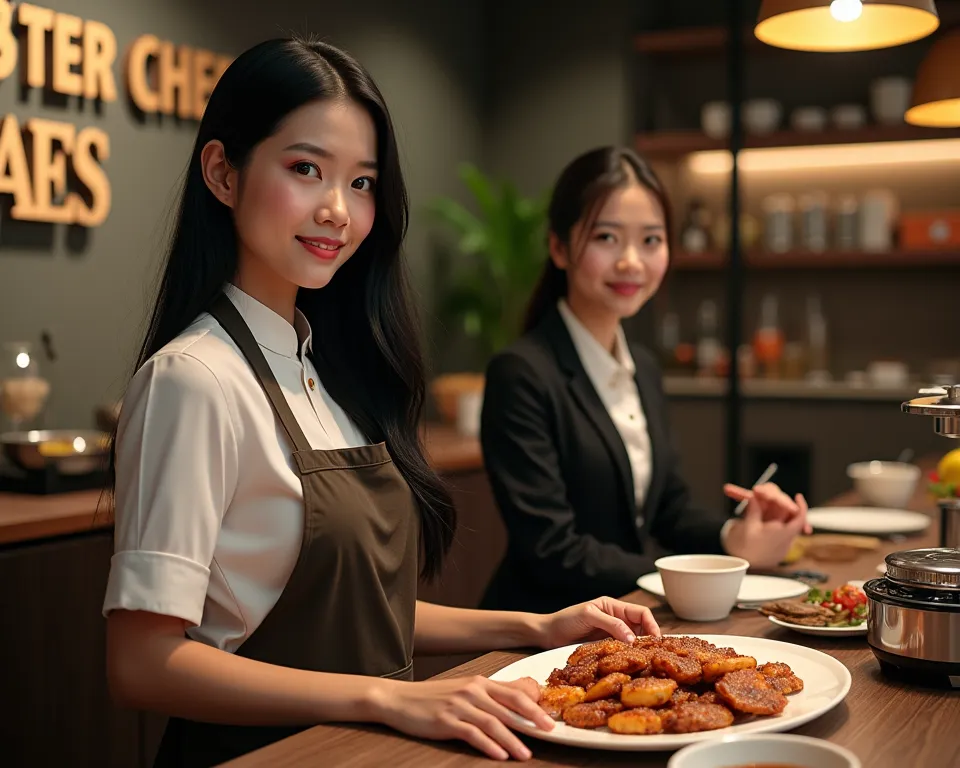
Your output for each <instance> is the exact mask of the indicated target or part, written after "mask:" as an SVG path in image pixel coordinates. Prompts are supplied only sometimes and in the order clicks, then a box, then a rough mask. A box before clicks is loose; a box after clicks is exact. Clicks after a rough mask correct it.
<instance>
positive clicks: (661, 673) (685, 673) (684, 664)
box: [650, 651, 703, 685]
mask: <svg viewBox="0 0 960 768" xmlns="http://www.w3.org/2000/svg"><path fill="white" fill-rule="evenodd" d="M650 666H651V667H653V673H654V674H655V675H657V676H658V677H669V678H670V679H671V680H676V681H677V682H678V683H680V684H681V685H694V684H696V683H699V682H700V678H701V677H703V670H702V668H701V667H700V662H699V661H697V660H696V659H693V658H690V657H689V656H677V654H675V653H673V652H671V651H657V652H656V653H655V654H654V656H653V661H652V662H651V664H650Z"/></svg>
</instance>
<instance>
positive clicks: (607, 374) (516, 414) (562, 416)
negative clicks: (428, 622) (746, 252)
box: [481, 147, 806, 611]
mask: <svg viewBox="0 0 960 768" xmlns="http://www.w3.org/2000/svg"><path fill="white" fill-rule="evenodd" d="M667 211H668V204H667V200H666V196H665V194H664V192H663V188H662V186H661V184H660V182H659V180H658V179H657V178H656V176H655V175H654V174H653V172H652V171H651V170H650V168H649V167H648V166H647V165H646V163H644V162H643V161H642V160H641V159H640V158H639V157H638V156H637V155H636V154H635V153H633V152H632V151H630V150H628V149H621V148H614V147H606V148H602V149H598V150H594V151H592V152H589V153H587V154H585V155H582V156H581V157H579V158H577V159H576V160H574V161H573V162H572V163H571V164H570V165H569V166H568V167H567V168H566V169H565V170H564V172H563V173H562V174H561V176H560V178H559V180H558V182H557V185H556V188H555V190H554V193H553V197H552V199H551V203H550V210H549V225H550V234H549V239H550V240H549V245H550V259H549V260H548V261H547V264H546V267H545V269H544V272H543V275H542V277H541V280H540V283H539V285H538V287H537V289H536V291H535V293H534V295H533V297H532V299H531V302H530V305H529V307H528V314H527V320H526V324H525V329H524V330H525V333H524V335H523V336H522V337H521V338H520V339H519V340H518V341H517V342H515V343H514V344H512V345H511V346H509V347H508V348H507V349H505V350H503V351H502V352H500V353H499V354H498V355H497V356H496V357H494V358H493V360H492V361H491V362H490V364H489V366H488V368H487V374H486V390H485V394H484V405H483V416H482V421H481V442H482V445H483V456H484V462H485V465H486V469H487V473H488V476H489V478H490V482H491V485H492V487H493V491H494V495H495V497H496V500H497V504H498V506H499V508H500V512H501V515H502V517H503V521H504V523H505V525H506V527H507V531H508V538H509V543H508V547H507V554H506V557H505V559H504V561H503V562H502V563H501V565H500V568H499V570H498V571H497V573H496V575H495V576H494V579H493V581H492V583H491V585H490V587H489V588H488V590H487V594H486V595H485V597H484V601H483V604H484V607H487V608H499V609H509V610H526V611H551V610H555V609H556V608H558V607H561V606H565V605H569V604H570V602H571V601H577V600H587V599H590V598H593V597H596V596H597V595H602V594H610V595H622V594H625V593H627V592H630V591H632V590H633V589H635V588H636V579H637V577H639V576H641V575H642V574H644V573H647V572H650V571H653V570H655V567H654V564H653V563H654V559H655V558H654V555H653V554H652V553H651V548H652V545H654V544H655V545H658V547H659V549H660V550H661V552H660V553H658V554H662V551H664V550H665V551H668V552H676V553H723V552H726V553H728V554H732V555H737V556H740V557H744V558H746V559H747V560H749V561H750V562H751V565H753V566H772V565H775V564H776V563H777V562H779V561H780V559H781V558H782V557H783V555H784V554H785V553H786V551H787V549H788V548H789V546H790V543H791V541H792V540H793V538H794V536H796V534H798V533H800V532H801V531H802V530H804V529H805V527H806V504H805V502H804V500H803V498H802V497H800V496H797V497H796V498H795V499H790V498H789V497H788V496H786V494H784V493H783V492H782V491H780V489H779V488H777V487H776V486H775V485H774V484H772V483H770V484H766V485H764V486H759V487H757V488H755V489H753V491H746V490H744V489H741V488H737V487H736V486H726V487H725V488H724V490H725V492H726V493H727V495H728V496H730V497H731V498H735V499H743V498H749V499H750V503H749V505H748V507H747V511H746V513H745V514H744V516H743V517H742V518H736V519H730V518H729V517H728V516H727V515H726V514H725V513H722V512H720V511H708V510H701V509H697V508H695V507H693V506H692V505H691V503H690V494H689V491H688V489H687V486H686V484H685V482H684V481H683V478H682V477H681V475H680V471H679V467H678V461H677V456H676V453H675V451H674V449H673V447H672V446H671V438H670V428H669V425H668V423H667V403H666V399H665V397H664V393H663V387H662V382H661V373H660V370H659V368H658V366H657V363H656V361H655V360H654V358H653V357H652V356H651V355H650V353H649V352H647V351H646V350H645V349H643V348H642V347H640V346H637V345H635V344H628V343H627V342H626V338H625V336H624V334H623V330H622V328H621V324H620V323H621V320H622V319H623V318H626V317H630V316H632V315H634V314H636V313H637V312H638V311H639V310H640V308H641V307H642V306H643V305H644V304H645V303H646V302H647V301H648V300H649V299H650V298H651V297H652V296H653V295H654V293H655V292H656V290H657V288H658V287H659V286H660V283H661V281H662V279H663V276H664V273H665V272H666V268H667V262H668V246H667V243H668V242H669V237H668V235H669V231H668V214H667Z"/></svg>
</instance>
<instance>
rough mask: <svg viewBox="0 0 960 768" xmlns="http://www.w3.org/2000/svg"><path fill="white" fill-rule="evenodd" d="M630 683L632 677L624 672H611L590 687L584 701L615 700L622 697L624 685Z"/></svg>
mask: <svg viewBox="0 0 960 768" xmlns="http://www.w3.org/2000/svg"><path fill="white" fill-rule="evenodd" d="M629 682H630V675H625V674H623V673H622V672H611V673H610V674H609V675H604V676H603V677H601V678H600V679H599V680H597V682H595V683H594V684H593V685H592V686H590V689H589V690H588V691H587V695H586V696H585V697H584V699H583V700H584V701H597V700H598V699H614V698H616V697H617V696H619V695H620V691H621V689H622V688H623V684H624V683H629Z"/></svg>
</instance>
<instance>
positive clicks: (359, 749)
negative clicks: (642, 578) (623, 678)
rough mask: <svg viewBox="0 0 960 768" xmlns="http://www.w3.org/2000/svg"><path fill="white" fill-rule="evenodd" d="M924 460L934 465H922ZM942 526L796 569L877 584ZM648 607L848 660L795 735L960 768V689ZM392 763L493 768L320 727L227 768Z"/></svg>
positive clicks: (636, 758)
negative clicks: (930, 686) (891, 561)
mask: <svg viewBox="0 0 960 768" xmlns="http://www.w3.org/2000/svg"><path fill="white" fill-rule="evenodd" d="M923 463H924V464H926V463H929V462H923ZM857 501H859V500H858V499H857V498H856V496H855V495H854V494H844V495H843V496H842V497H838V498H837V499H835V500H834V501H833V502H832V503H833V504H834V505H837V506H839V505H847V504H852V503H856V502H857ZM911 506H912V508H914V509H917V510H921V511H924V512H927V513H930V514H931V515H932V514H933V511H934V507H933V505H932V504H931V502H930V500H929V498H927V497H926V495H925V494H924V493H923V491H922V489H918V493H917V495H916V497H915V498H914V501H913V504H912V505H911ZM937 536H938V526H937V524H936V520H934V524H933V525H932V526H931V527H930V528H929V529H928V530H927V531H926V532H925V533H924V534H923V535H921V536H918V537H914V538H911V539H909V540H908V541H906V542H899V543H894V542H883V543H882V544H881V545H880V548H879V549H877V550H874V551H867V552H864V553H863V554H862V555H861V556H860V557H859V558H858V559H857V560H856V561H855V562H852V563H823V562H816V561H804V560H801V561H800V562H799V563H796V564H794V565H792V566H790V568H791V569H793V568H798V567H799V568H810V569H813V570H818V571H825V572H828V573H829V574H830V584H831V585H833V584H837V583H842V582H844V581H846V580H848V579H870V578H873V577H874V576H875V575H876V572H877V571H876V568H877V565H879V564H880V563H882V562H883V558H884V556H885V555H886V554H888V553H889V552H892V551H896V550H898V549H903V548H915V547H923V546H933V545H935V544H936V542H937ZM626 599H627V600H630V601H632V602H636V603H641V604H644V605H648V606H650V607H651V608H653V609H654V613H655V615H656V617H657V620H658V622H659V623H660V626H661V628H662V629H663V631H664V632H665V633H681V634H687V633H690V634H693V633H697V632H703V633H709V634H730V635H741V636H748V637H767V638H771V639H775V640H782V641H785V642H791V643H797V644H802V645H806V646H809V647H811V648H816V649H818V650H820V651H823V652H825V653H828V654H829V655H831V656H833V657H834V658H836V659H838V660H839V661H841V662H842V663H843V664H844V665H845V666H846V667H847V668H848V669H849V670H850V673H851V675H852V676H853V686H852V688H851V689H850V693H849V694H848V695H847V697H846V699H845V700H844V701H843V702H841V703H840V704H839V705H838V706H837V707H835V708H834V709H832V710H831V711H830V712H828V713H826V714H824V715H822V716H821V717H818V718H817V719H815V720H813V721H812V722H810V723H808V724H807V725H805V726H802V727H801V728H799V729H796V730H795V731H794V732H795V733H800V734H805V735H808V736H815V737H818V738H823V739H828V740H829V741H831V742H833V743H835V744H839V745H841V746H845V747H847V748H848V749H850V750H851V751H852V752H854V753H855V754H856V755H857V756H858V757H859V758H860V759H861V760H862V761H863V765H864V768H900V766H904V765H923V766H926V767H927V768H949V767H952V766H957V765H960V739H958V738H957V737H956V733H955V730H956V724H957V723H960V691H953V692H951V691H930V690H924V689H921V688H914V687H909V686H906V685H901V684H898V683H894V682H890V681H888V680H887V679H885V678H884V677H882V676H881V675H880V671H879V667H878V665H877V662H876V660H875V659H874V657H873V654H872V652H871V651H870V649H869V648H868V647H867V644H866V641H865V640H863V639H858V638H849V639H843V640H837V639H829V638H826V639H824V638H818V637H809V636H805V635H800V634H796V633H794V632H791V631H790V630H787V629H782V628H780V627H777V626H775V625H773V624H771V623H770V622H769V621H767V619H766V618H764V617H763V616H761V615H760V614H759V613H757V612H755V611H734V612H733V614H731V616H730V617H729V618H728V619H726V620H725V621H722V622H714V623H710V624H697V623H688V622H683V621H680V620H678V619H676V618H675V617H674V616H673V614H672V613H671V612H670V610H669V609H668V608H666V607H665V606H660V605H659V604H658V601H657V600H656V598H654V597H652V596H650V595H647V594H646V593H643V592H639V591H638V592H634V593H632V594H630V595H628V596H627V597H626ZM525 655H526V654H524V653H505V652H496V653H489V654H486V655H485V656H482V657H480V658H478V659H475V660H474V661H472V662H469V663H467V664H464V665H462V666H460V667H457V668H455V669H452V670H450V671H449V672H445V673H444V674H442V675H439V676H438V677H457V676H464V675H475V674H481V675H490V674H492V673H493V672H495V671H497V670H499V669H502V668H503V667H505V666H507V665H508V664H511V663H513V662H514V661H517V660H518V659H521V658H524V656H525ZM524 740H525V742H526V743H527V745H528V746H529V747H530V749H531V750H532V752H533V755H534V757H533V759H532V760H531V761H529V763H527V765H530V766H628V765H629V766H634V767H636V768H654V766H660V767H662V766H666V764H667V760H668V759H669V757H670V754H669V753H666V752H657V753H654V752H632V753H630V752H624V753H614V752H601V751H591V750H585V749H576V748H573V747H565V746H562V745H557V744H549V743H547V742H541V741H537V740H536V739H529V738H525V739H524ZM384 760H388V761H389V763H390V765H391V767H392V768H407V767H408V766H409V768H414V767H419V766H426V765H429V766H435V767H436V768H468V767H469V766H477V768H479V767H480V766H488V765H490V764H491V762H490V761H489V760H487V759H484V758H482V757H480V756H479V754H478V753H476V752H474V751H473V750H472V749H470V748H469V747H467V746H465V745H463V746H461V745H460V744H459V743H454V742H444V743H440V742H428V741H421V740H418V739H413V738H408V737H406V736H403V735H401V734H398V733H396V732H393V731H390V730H388V729H386V728H380V727H377V726H318V727H315V728H311V729H310V730H308V731H305V732H303V733H301V734H298V735H296V736H294V737H292V738H289V739H285V740H283V741H281V742H278V743H277V744H273V745H271V746H269V747H266V748H265V749H262V750H259V751H257V752H254V753H252V754H250V755H247V756H245V757H242V758H240V759H238V760H235V761H232V762H230V763H228V764H226V765H227V766H229V768H268V766H269V768H307V766H314V765H317V764H318V762H322V763H323V764H325V765H350V766H365V765H378V764H381V763H382V762H383V761H384Z"/></svg>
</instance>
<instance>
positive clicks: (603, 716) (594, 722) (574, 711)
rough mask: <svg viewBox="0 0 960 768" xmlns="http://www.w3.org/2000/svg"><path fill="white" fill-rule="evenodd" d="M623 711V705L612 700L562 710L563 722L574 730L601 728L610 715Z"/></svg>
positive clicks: (577, 705) (587, 703) (592, 702)
mask: <svg viewBox="0 0 960 768" xmlns="http://www.w3.org/2000/svg"><path fill="white" fill-rule="evenodd" d="M622 710H623V704H621V703H620V702H619V701H614V700H612V699H600V701H591V702H585V703H583V704H574V705H573V706H572V707H567V708H566V709H565V710H563V722H565V723H566V724H567V725H569V726H572V727H574V728H602V727H603V726H605V725H606V724H607V720H609V719H610V716H611V715H615V714H616V713H617V712H620V711H622Z"/></svg>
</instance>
